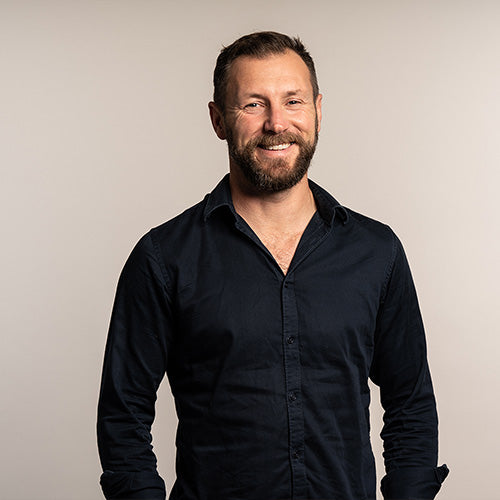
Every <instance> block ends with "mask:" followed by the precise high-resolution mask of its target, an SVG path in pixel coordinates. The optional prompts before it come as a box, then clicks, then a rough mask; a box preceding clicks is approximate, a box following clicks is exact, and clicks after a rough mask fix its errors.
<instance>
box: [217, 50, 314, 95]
mask: <svg viewBox="0 0 500 500" xmlns="http://www.w3.org/2000/svg"><path fill="white" fill-rule="evenodd" d="M298 89H300V90H302V91H303V92H306V93H309V92H310V93H311V94H312V92H313V89H312V84H311V77H310V73H309V68H308V67H307V65H306V63H305V62H304V61H303V60H302V58H301V57H300V56H299V55H298V54H297V53H295V52H293V51H291V50H289V51H286V52H284V53H282V54H270V55H268V56H265V57H262V58H261V57H253V56H240V57H238V58H237V59H235V60H234V61H233V63H232V64H231V67H230V68H229V71H228V77H227V91H228V93H229V94H230V93H236V94H238V95H239V94H241V93H254V92H258V93H262V92H265V91H269V92H272V91H280V90H282V91H284V92H286V91H289V90H298Z"/></svg>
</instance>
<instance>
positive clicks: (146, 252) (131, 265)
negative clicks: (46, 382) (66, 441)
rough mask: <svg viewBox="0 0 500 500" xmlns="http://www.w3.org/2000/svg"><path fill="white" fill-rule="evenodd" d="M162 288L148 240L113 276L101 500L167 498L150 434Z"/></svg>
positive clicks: (159, 368) (163, 312) (100, 427)
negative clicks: (115, 281)
mask: <svg viewBox="0 0 500 500" xmlns="http://www.w3.org/2000/svg"><path fill="white" fill-rule="evenodd" d="M165 283H166V282H165V276H164V273H162V268H161V266H160V264H159V260H158V259H157V257H156V254H155V249H154V245H153V242H152V239H151V233H149V234H147V235H146V236H144V237H143V238H142V239H141V240H140V241H139V243H138V244H137V245H136V247H135V248H134V250H133V251H132V253H131V255H130V257H129V259H128V260H127V262H126V264H125V267H124V269H123V271H122V274H121V276H120V280H119V282H118V287H117V292H116V297H115V303H114V306H113V313H112V316H111V323H110V328H109V333H108V340H107V344H106V352H105V356H104V367H103V373H102V381H101V391H100V396H99V405H98V417H97V438H98V445H99V454H100V458H101V464H102V468H103V471H104V472H103V474H102V476H101V486H102V489H103V492H104V495H105V497H106V498H107V499H108V500H110V499H113V500H114V499H122V498H126V499H136V498H143V499H144V498H147V499H150V500H163V499H164V498H165V495H166V492H165V484H164V482H163V479H162V478H161V477H160V476H159V475H158V473H157V471H156V457H155V455H154V453H153V451H152V446H151V432H150V430H151V424H152V423H153V420H154V415H155V408H154V406H155V401H156V392H157V390H158V387H159V385H160V382H161V380H162V378H163V375H164V373H165V370H166V354H167V347H168V345H167V344H168V342H169V338H170V336H171V325H170V321H171V319H170V318H171V315H170V300H169V298H168V294H167V288H166V285H165Z"/></svg>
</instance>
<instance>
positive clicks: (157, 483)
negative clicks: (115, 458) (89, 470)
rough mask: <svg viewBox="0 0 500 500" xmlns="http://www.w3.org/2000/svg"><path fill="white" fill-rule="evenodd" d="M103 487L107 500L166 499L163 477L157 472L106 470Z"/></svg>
mask: <svg viewBox="0 0 500 500" xmlns="http://www.w3.org/2000/svg"><path fill="white" fill-rule="evenodd" d="M100 483H101V487H102V491H103V493H104V496H105V497H106V499H107V500H122V499H123V500H125V499H127V500H129V499H130V500H132V499H134V500H135V499H141V500H165V496H166V490H165V483H164V481H163V479H162V478H161V477H160V476H159V475H158V473H156V472H147V471H142V472H114V471H110V470H105V471H104V472H103V474H102V475H101V481H100Z"/></svg>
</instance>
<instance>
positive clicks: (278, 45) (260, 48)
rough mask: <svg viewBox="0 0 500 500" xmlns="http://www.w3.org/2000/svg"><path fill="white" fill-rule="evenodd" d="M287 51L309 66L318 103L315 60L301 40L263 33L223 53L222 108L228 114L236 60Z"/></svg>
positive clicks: (218, 75)
mask: <svg viewBox="0 0 500 500" xmlns="http://www.w3.org/2000/svg"><path fill="white" fill-rule="evenodd" d="M287 50H292V51H293V52H295V53H296V54H298V55H299V56H300V57H301V58H302V60H303V61H304V63H305V64H306V66H307V67H308V69H309V75H310V77H311V85H312V88H313V96H314V100H316V97H317V96H318V94H319V87H318V78H317V76H316V69H315V68H314V61H313V60H312V57H311V55H310V54H309V52H308V51H307V50H306V48H305V46H304V44H303V43H302V41H301V40H300V38H298V37H295V38H290V37H289V36H287V35H283V34H282V33H277V32H275V31H259V32H256V33H250V34H249V35H245V36H242V37H241V38H238V40H236V41H235V42H233V43H232V44H231V45H228V46H227V47H224V48H223V49H222V50H221V52H220V54H219V57H218V58H217V63H216V65H215V70H214V102H215V104H217V106H218V107H219V109H220V110H221V111H224V105H225V99H226V87H227V75H228V73H229V68H230V67H231V63H232V62H233V61H234V60H235V59H236V58H238V57H240V56H251V57H257V58H263V57H266V56H269V55H271V54H283V53H284V52H286V51H287Z"/></svg>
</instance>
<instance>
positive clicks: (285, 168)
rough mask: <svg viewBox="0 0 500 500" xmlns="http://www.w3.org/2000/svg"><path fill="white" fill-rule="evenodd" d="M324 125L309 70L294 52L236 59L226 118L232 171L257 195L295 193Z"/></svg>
mask: <svg viewBox="0 0 500 500" xmlns="http://www.w3.org/2000/svg"><path fill="white" fill-rule="evenodd" d="M320 121H321V96H318V97H317V99H316V100H314V96H313V89H312V84H311V80H310V75H309V69H308V68H307V66H306V64H305V63H304V62H303V61H302V59H301V58H300V56H299V55H298V54H296V53H295V52H292V51H288V52H285V53H284V54H276V55H271V56H269V57H266V58H264V59H258V58H254V57H247V56H243V57H240V58H238V59H236V60H235V61H234V62H233V64H232V66H231V68H230V70H229V75H228V84H227V91H226V109H225V112H224V116H223V123H224V131H225V138H226V140H227V143H228V150H229V157H230V164H231V168H233V169H234V168H239V169H240V170H241V172H242V173H243V174H244V175H245V177H246V179H247V180H248V181H249V182H250V183H251V185H253V186H254V187H255V188H257V189H258V190H259V191H266V192H277V191H282V190H284V189H288V188H291V187H292V186H294V185H295V184H297V183H298V182H299V181H300V180H301V179H302V178H303V177H304V175H305V174H306V172H307V169H308V168H309V164H310V162H311V159H312V157H313V154H314V151H315V148H316V143H317V141H318V132H319V128H320Z"/></svg>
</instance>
